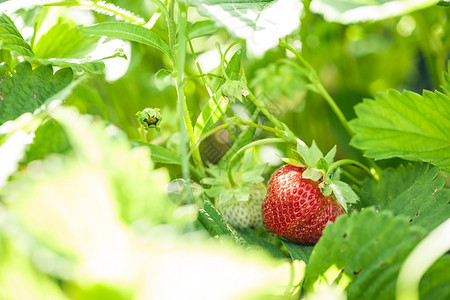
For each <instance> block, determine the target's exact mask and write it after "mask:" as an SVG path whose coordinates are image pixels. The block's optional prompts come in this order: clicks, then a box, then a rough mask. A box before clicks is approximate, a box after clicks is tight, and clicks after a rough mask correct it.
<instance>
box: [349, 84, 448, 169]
mask: <svg viewBox="0 0 450 300" xmlns="http://www.w3.org/2000/svg"><path fill="white" fill-rule="evenodd" d="M355 111H356V115H357V117H358V118H357V119H354V120H352V121H351V122H350V127H351V128H352V129H353V130H354V132H355V135H354V136H353V138H352V140H351V143H350V144H351V145H353V146H354V147H356V148H358V149H362V150H364V151H365V155H366V156H368V157H371V158H375V159H386V158H392V157H400V158H403V159H407V160H421V161H425V162H430V163H432V164H434V165H436V166H438V167H440V168H441V170H442V171H443V172H446V173H447V174H450V156H449V155H448V153H449V152H450V122H449V116H450V101H449V98H448V97H447V96H445V95H444V94H442V93H440V92H435V93H432V92H429V91H424V92H423V96H420V95H418V94H416V93H413V92H409V91H405V92H403V93H400V92H398V91H395V90H389V91H388V92H386V93H379V94H378V95H377V96H376V97H375V100H369V99H366V100H364V101H363V102H362V103H360V104H358V105H356V106H355Z"/></svg>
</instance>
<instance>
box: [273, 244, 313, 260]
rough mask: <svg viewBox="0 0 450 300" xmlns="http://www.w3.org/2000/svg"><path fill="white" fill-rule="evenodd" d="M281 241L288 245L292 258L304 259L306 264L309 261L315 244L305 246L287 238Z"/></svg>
mask: <svg viewBox="0 0 450 300" xmlns="http://www.w3.org/2000/svg"><path fill="white" fill-rule="evenodd" d="M281 243H282V244H283V246H284V247H286V249H287V251H288V252H289V254H290V255H291V258H292V259H296V260H303V261H304V262H305V263H306V264H308V263H309V258H310V257H311V253H312V251H313V249H314V246H303V245H299V244H296V243H293V242H290V241H287V240H281Z"/></svg>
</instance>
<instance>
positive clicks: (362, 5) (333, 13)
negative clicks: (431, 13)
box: [311, 0, 438, 24]
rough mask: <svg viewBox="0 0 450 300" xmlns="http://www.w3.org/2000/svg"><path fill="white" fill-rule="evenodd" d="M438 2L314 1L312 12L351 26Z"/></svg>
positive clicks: (384, 0)
mask: <svg viewBox="0 0 450 300" xmlns="http://www.w3.org/2000/svg"><path fill="white" fill-rule="evenodd" d="M437 2H438V0H425V1H414V0H372V1H358V0H339V1H335V0H313V1H311V11H313V12H315V13H318V14H322V15H323V16H324V18H325V19H326V20H327V21H328V22H340V23H343V24H349V23H356V22H367V21H378V20H382V19H387V18H391V17H397V16H400V15H405V14H408V13H411V12H414V11H416V10H420V9H424V8H427V7H429V6H432V5H435V4H436V3H437Z"/></svg>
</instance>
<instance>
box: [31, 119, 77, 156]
mask: <svg viewBox="0 0 450 300" xmlns="http://www.w3.org/2000/svg"><path fill="white" fill-rule="evenodd" d="M70 148H71V146H70V143H69V140H68V139H67V135H66V133H65V132H64V130H63V128H62V127H61V125H59V124H58V123H57V122H56V121H55V120H52V119H51V120H49V121H47V122H46V123H44V124H43V125H41V126H40V127H39V128H38V129H37V130H36V132H35V137H34V140H33V143H32V144H31V145H30V147H29V148H28V150H27V153H26V163H29V162H31V161H33V160H38V159H44V158H45V157H46V156H47V155H48V154H50V153H67V151H68V150H69V149H70Z"/></svg>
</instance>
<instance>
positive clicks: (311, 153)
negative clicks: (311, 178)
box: [297, 140, 323, 167]
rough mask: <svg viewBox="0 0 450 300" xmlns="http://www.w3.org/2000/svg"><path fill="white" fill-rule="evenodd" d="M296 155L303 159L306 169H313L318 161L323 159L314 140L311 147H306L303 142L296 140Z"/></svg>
mask: <svg viewBox="0 0 450 300" xmlns="http://www.w3.org/2000/svg"><path fill="white" fill-rule="evenodd" d="M297 153H298V154H300V156H301V157H302V158H303V159H304V161H305V163H306V165H307V166H308V167H315V166H316V163H317V162H318V161H319V159H321V158H323V153H322V151H320V149H319V147H317V145H316V142H315V141H314V140H313V141H312V144H311V147H308V146H307V145H306V144H305V143H304V142H303V141H301V140H297Z"/></svg>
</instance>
